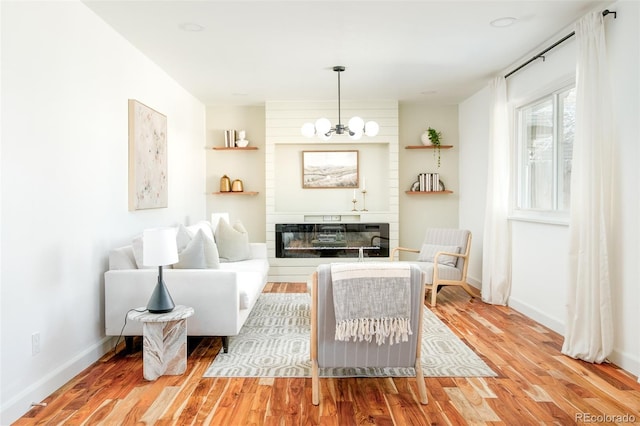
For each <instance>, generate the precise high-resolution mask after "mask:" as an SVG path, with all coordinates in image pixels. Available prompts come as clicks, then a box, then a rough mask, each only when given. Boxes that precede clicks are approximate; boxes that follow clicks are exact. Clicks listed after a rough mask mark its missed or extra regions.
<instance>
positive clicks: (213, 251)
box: [176, 225, 220, 269]
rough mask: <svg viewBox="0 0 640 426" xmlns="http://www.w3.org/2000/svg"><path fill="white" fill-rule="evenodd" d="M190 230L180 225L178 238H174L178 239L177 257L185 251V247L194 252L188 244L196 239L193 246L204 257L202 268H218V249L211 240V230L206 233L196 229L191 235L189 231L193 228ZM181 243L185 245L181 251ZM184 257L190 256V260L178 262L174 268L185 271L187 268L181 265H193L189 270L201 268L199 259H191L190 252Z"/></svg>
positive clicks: (201, 229)
mask: <svg viewBox="0 0 640 426" xmlns="http://www.w3.org/2000/svg"><path fill="white" fill-rule="evenodd" d="M190 228H191V227H185V226H183V225H180V227H179V229H178V236H177V237H176V238H178V240H177V243H178V257H180V254H181V253H182V252H184V251H185V250H186V249H187V247H189V248H190V249H191V250H195V248H193V247H192V246H190V244H191V243H192V241H193V240H194V239H196V237H197V238H198V240H197V241H196V243H195V244H196V246H197V247H198V250H201V251H202V255H203V256H204V261H205V265H206V266H204V268H209V269H218V268H219V267H220V258H219V255H218V247H217V246H216V243H215V241H214V240H213V234H212V232H211V230H209V231H207V229H203V228H200V227H196V228H197V230H196V231H195V232H193V234H192V232H191V230H193V229H195V228H191V229H190ZM181 241H186V244H184V247H182V249H181V248H180V247H181ZM185 256H191V260H186V262H178V263H179V264H180V266H176V268H182V269H187V266H182V265H195V266H193V267H190V269H201V268H203V267H201V266H200V263H199V257H198V259H196V258H193V256H195V255H194V254H192V253H190V252H187V253H186V254H185ZM198 256H199V255H198Z"/></svg>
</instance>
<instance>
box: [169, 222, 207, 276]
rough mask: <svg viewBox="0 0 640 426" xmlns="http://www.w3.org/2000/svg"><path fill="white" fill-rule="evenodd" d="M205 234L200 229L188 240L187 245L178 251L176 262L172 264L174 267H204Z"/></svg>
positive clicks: (205, 265) (205, 260) (205, 264)
mask: <svg viewBox="0 0 640 426" xmlns="http://www.w3.org/2000/svg"><path fill="white" fill-rule="evenodd" d="M205 239H206V236H205V234H204V233H203V232H202V231H198V232H197V233H196V235H194V237H193V238H192V239H191V241H189V243H188V244H187V246H186V247H185V248H184V249H183V250H182V251H181V252H180V253H178V263H176V264H175V265H173V268H174V269H206V268H207V259H206V256H205Z"/></svg>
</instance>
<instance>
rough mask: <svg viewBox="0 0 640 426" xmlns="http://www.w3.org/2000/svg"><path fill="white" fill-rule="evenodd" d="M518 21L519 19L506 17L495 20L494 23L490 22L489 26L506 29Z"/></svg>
mask: <svg viewBox="0 0 640 426" xmlns="http://www.w3.org/2000/svg"><path fill="white" fill-rule="evenodd" d="M517 20H518V19H517V18H513V17H511V16H505V17H502V18H498V19H494V20H493V21H491V22H489V25H491V26H492V27H495V28H504V27H508V26H511V25H513V24H514V23H515V22H516V21H517Z"/></svg>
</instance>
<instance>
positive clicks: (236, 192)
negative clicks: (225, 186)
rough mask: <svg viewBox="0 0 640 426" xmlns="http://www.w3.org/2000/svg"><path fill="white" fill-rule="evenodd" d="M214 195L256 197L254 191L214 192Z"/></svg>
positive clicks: (256, 193)
mask: <svg viewBox="0 0 640 426" xmlns="http://www.w3.org/2000/svg"><path fill="white" fill-rule="evenodd" d="M213 194H214V195H258V192H255V191H229V192H214V193H213Z"/></svg>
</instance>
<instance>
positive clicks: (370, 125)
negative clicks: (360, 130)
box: [364, 121, 380, 136]
mask: <svg viewBox="0 0 640 426" xmlns="http://www.w3.org/2000/svg"><path fill="white" fill-rule="evenodd" d="M379 131H380V126H379V125H378V123H376V122H375V121H367V124H365V125H364V134H365V135H367V136H378V132H379Z"/></svg>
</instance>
